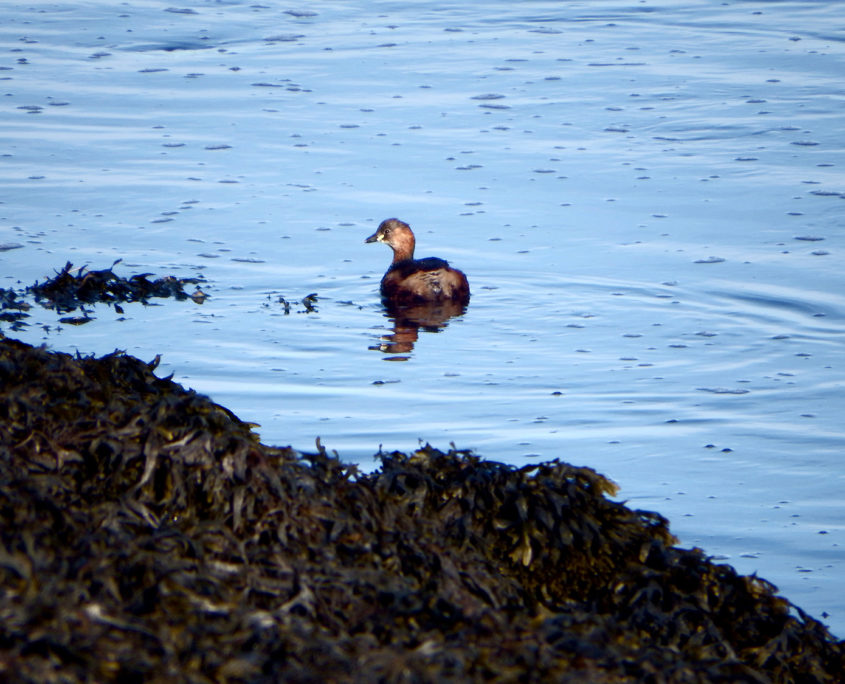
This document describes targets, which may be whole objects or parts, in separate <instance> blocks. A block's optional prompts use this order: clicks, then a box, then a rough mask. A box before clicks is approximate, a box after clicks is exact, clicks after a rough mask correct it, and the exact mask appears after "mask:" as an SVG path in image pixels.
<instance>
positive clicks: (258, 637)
mask: <svg viewBox="0 0 845 684" xmlns="http://www.w3.org/2000/svg"><path fill="white" fill-rule="evenodd" d="M156 363H157V361H154V362H152V363H149V364H147V363H144V362H142V361H139V360H138V359H135V358H133V357H131V356H127V355H125V354H122V353H119V352H115V353H114V354H110V355H108V356H105V357H102V358H99V359H96V358H89V357H82V358H80V357H74V356H71V355H68V354H62V353H55V352H49V351H46V350H45V349H43V348H34V347H31V346H28V345H26V344H23V343H21V342H17V341H15V340H11V339H7V338H0V587H2V592H0V678H4V679H8V680H9V681H39V682H58V681H61V682H76V681H80V682H81V681H103V682H106V681H121V682H122V681H149V680H180V681H195V682H212V681H223V682H247V681H249V682H256V681H259V682H260V681H267V682H270V681H293V682H324V681H361V682H373V681H384V682H414V681H420V682H425V681H499V682H510V681H557V682H583V681H593V682H595V681H598V682H640V681H654V682H711V681H732V682H733V681H743V682H768V681H806V682H811V681H816V682H837V681H841V680H842V675H843V662H844V661H843V657H845V656H844V655H843V654H845V649H844V648H843V642H841V641H837V640H836V639H834V638H833V637H832V636H831V635H830V634H829V633H828V632H827V630H826V629H825V627H824V626H823V625H821V624H820V623H818V622H816V621H815V620H813V619H812V618H810V617H809V616H807V615H805V614H804V613H803V612H802V611H801V610H800V608H798V607H797V606H794V605H792V604H791V603H790V602H789V601H788V600H786V599H785V598H783V597H780V596H778V595H777V593H776V591H775V589H774V587H772V585H770V584H769V583H767V582H765V581H764V580H762V579H759V578H757V577H745V576H740V575H738V574H737V573H736V572H735V571H734V570H733V569H732V568H731V567H729V566H727V565H721V564H716V563H713V562H712V561H711V560H710V559H708V558H707V557H706V556H705V555H704V554H702V553H701V552H700V551H697V550H686V549H680V548H677V547H676V546H674V543H675V540H674V539H673V537H672V535H671V534H670V532H669V529H668V525H667V522H666V521H665V520H664V519H663V518H661V517H660V516H659V515H657V514H654V513H649V512H644V511H636V510H632V509H630V508H628V507H627V506H625V505H624V504H622V503H619V502H616V501H613V500H611V499H610V498H608V496H607V495H609V494H610V495H612V494H613V493H614V492H615V486H614V485H613V484H612V483H611V482H610V481H609V480H607V479H606V478H604V477H602V476H601V475H599V474H597V473H595V472H594V471H592V470H590V469H589V468H576V467H574V466H570V465H567V464H565V463H561V462H558V461H552V462H549V463H544V464H539V465H531V466H526V467H524V468H515V467H511V466H507V465H503V464H499V463H494V462H491V461H485V460H482V459H481V458H479V457H478V456H476V455H474V454H471V453H468V452H464V451H458V450H455V449H452V450H450V451H448V452H442V451H439V450H437V449H434V448H432V447H430V446H426V447H424V448H422V449H420V450H418V451H416V452H415V453H413V454H410V455H407V454H402V453H398V452H397V453H392V454H381V457H382V467H381V469H380V470H379V471H378V472H375V473H372V474H363V473H359V472H357V471H356V469H355V468H354V467H352V466H347V465H344V464H343V463H341V462H340V461H339V460H338V459H337V458H335V457H332V456H331V455H329V454H328V453H327V452H326V450H325V449H323V448H322V446H321V445H320V443H319V441H318V443H317V449H316V450H315V452H314V453H310V454H302V453H299V452H296V451H294V450H293V449H291V448H289V447H284V448H275V447H269V446H266V445H263V444H261V443H260V441H259V439H258V437H257V436H256V434H255V433H254V432H253V430H252V428H251V426H250V425H249V424H247V423H244V422H242V421H241V420H239V419H238V418H237V417H236V416H234V415H233V414H232V413H231V412H230V411H228V410H227V409H225V408H223V407H221V406H219V405H217V404H214V403H213V402H211V401H210V400H208V399H207V398H205V397H203V396H201V395H198V394H196V393H195V392H193V391H190V390H186V389H184V388H182V387H181V386H180V385H178V384H176V383H174V382H172V380H170V379H161V378H158V377H157V376H156V375H155V374H154V370H155V366H156Z"/></svg>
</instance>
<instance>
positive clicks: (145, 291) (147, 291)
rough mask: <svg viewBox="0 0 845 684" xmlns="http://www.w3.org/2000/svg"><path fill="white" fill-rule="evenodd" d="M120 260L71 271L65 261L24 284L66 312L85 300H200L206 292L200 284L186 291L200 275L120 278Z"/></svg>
mask: <svg viewBox="0 0 845 684" xmlns="http://www.w3.org/2000/svg"><path fill="white" fill-rule="evenodd" d="M120 261H122V260H121V259H118V260H117V261H115V262H114V263H113V264H112V265H111V267H110V268H104V269H101V270H98V271H89V270H87V269H86V267H84V266H83V267H82V268H79V269H76V273H73V271H74V267H73V264H72V263H71V262H69V261H68V262H67V263H66V264H65V266H64V268H62V270H61V271H59V272H57V273H56V275H55V276H53V277H52V278H49V279H48V280H46V281H44V282H43V283H39V282H37V281H36V283H35V284H33V285H31V286H29V287H28V288H27V292H29V293H31V294H32V295H34V297H35V299H36V301H38V302H42V301H43V302H44V303H45V305H46V306H47V307H48V308H52V309H55V310H56V311H57V312H59V313H68V312H71V311H75V310H76V309H79V308H82V307H83V306H84V305H85V304H95V303H98V302H104V303H109V304H114V303H117V302H142V303H147V302H148V301H149V300H150V299H151V298H152V297H173V298H174V299H178V300H184V299H188V298H191V299H193V300H194V301H195V302H197V303H200V304H201V303H202V302H203V301H204V300H205V298H206V296H207V295H206V294H205V293H204V292H202V291H201V290H200V289H199V287H197V291H196V292H194V293H193V294H188V293H187V292H185V285H199V283H202V282H205V281H204V280H203V279H202V278H176V277H174V276H165V277H164V278H157V279H155V280H150V279H149V276H150V275H152V274H150V273H139V274H137V275H133V276H130V277H129V278H123V277H122V276H118V275H117V274H116V273H115V272H114V270H113V269H114V267H115V266H116V265H117V264H118V263H120Z"/></svg>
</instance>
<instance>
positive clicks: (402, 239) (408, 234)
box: [364, 218, 416, 263]
mask: <svg viewBox="0 0 845 684" xmlns="http://www.w3.org/2000/svg"><path fill="white" fill-rule="evenodd" d="M364 242H384V243H385V244H387V245H390V247H391V249H393V261H394V263H395V262H397V261H403V260H404V259H413V258H414V246H415V242H416V241H415V240H414V233H413V231H412V230H411V226H409V225H408V224H407V223H405V222H404V221H400V220H399V219H396V218H389V219H385V220H384V221H382V222H381V223H380V224H379V227H378V230H376V232H375V233H373V234H372V235H370V237H368V238H367V239H366V240H364Z"/></svg>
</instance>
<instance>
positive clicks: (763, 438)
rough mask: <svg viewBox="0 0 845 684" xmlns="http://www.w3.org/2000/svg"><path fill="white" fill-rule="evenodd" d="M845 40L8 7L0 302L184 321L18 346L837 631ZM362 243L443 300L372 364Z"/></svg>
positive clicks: (554, 23) (721, 11) (531, 15)
mask: <svg viewBox="0 0 845 684" xmlns="http://www.w3.org/2000/svg"><path fill="white" fill-rule="evenodd" d="M844 41H845V12H843V10H842V8H841V6H840V5H839V4H838V3H829V2H813V1H808V0H802V1H800V2H798V1H796V2H789V1H782V2H725V3H712V2H707V1H705V0H688V1H687V2H682V3H678V2H675V1H672V2H668V1H666V2H663V1H659V2H658V1H645V2H637V3H629V2H620V1H613V0H593V1H591V2H520V3H505V2H498V1H490V0H487V1H481V2H476V3H471V4H468V5H466V4H465V5H461V6H457V5H456V6H443V5H441V4H438V3H426V2H415V3H408V2H401V3H399V2H395V3H394V2H371V3H366V4H364V5H362V4H361V3H353V2H320V3H308V4H303V5H302V6H300V7H296V6H294V7H282V8H280V7H276V6H271V5H269V4H268V5H262V4H255V3H247V2H237V1H232V2H196V1H192V2H187V3H182V4H179V5H171V4H168V3H166V2H157V1H155V0H144V1H142V2H127V3H121V4H119V5H115V4H113V3H107V2H103V1H102V0H92V1H89V2H86V3H34V4H33V3H29V4H26V3H6V4H4V9H3V18H2V20H0V94H2V98H0V188H2V190H0V193H1V194H0V202H1V203H0V246H3V248H4V249H2V250H0V287H20V286H22V285H25V284H30V283H32V282H33V281H34V280H35V279H43V278H45V277H47V276H49V275H51V274H52V273H53V271H54V270H56V269H58V268H60V267H61V266H62V265H64V263H65V262H66V261H72V262H73V263H74V264H76V265H78V266H82V265H88V266H89V267H90V268H106V267H108V266H110V265H111V263H112V262H113V261H114V260H115V259H118V258H122V259H123V262H121V263H120V264H118V265H117V266H116V267H115V268H116V270H117V271H118V273H120V274H122V275H126V276H128V275H131V274H134V273H138V272H151V273H154V274H156V275H166V274H173V275H178V276H194V275H197V274H202V275H203V276H204V277H205V278H206V279H207V281H208V285H207V286H204V287H203V289H204V290H206V291H207V292H208V293H209V294H210V298H209V299H208V300H207V301H206V302H205V303H204V304H203V305H202V306H198V305H196V304H193V303H192V302H190V301H189V302H172V301H162V302H160V305H158V306H149V307H144V306H142V305H127V306H126V307H125V313H124V314H123V315H120V314H118V313H116V312H115V311H114V310H113V309H108V308H106V307H98V308H97V309H96V310H95V311H94V312H93V315H94V316H95V317H96V320H95V321H93V322H91V323H88V324H86V325H83V326H78V327H77V326H69V325H59V324H57V320H58V317H57V316H56V315H55V314H54V313H52V312H48V311H34V312H33V316H32V317H31V319H30V325H29V327H28V328H27V329H26V330H24V331H21V332H18V333H14V336H17V337H20V338H22V339H24V340H26V341H29V342H33V343H41V342H44V343H46V344H48V345H49V346H50V347H51V348H54V349H60V350H79V351H81V352H83V353H97V354H100V353H106V352H110V351H112V350H113V349H115V348H121V349H126V350H127V351H129V352H130V353H133V354H135V355H137V356H139V357H141V358H143V359H152V358H153V357H154V356H155V355H156V354H158V353H161V354H162V366H161V372H162V373H163V374H165V375H166V374H170V373H173V374H174V377H175V379H176V380H178V381H179V382H181V383H183V384H185V385H186V386H190V387H193V388H196V389H197V390H199V391H201V392H204V393H207V394H209V395H210V396H211V397H212V398H213V399H214V400H215V401H218V402H220V403H222V404H224V405H226V406H228V407H230V408H231V409H232V410H234V411H235V412H236V413H237V414H238V415H239V416H240V417H241V418H243V419H244V420H248V421H250V422H255V423H258V424H260V427H259V428H258V430H259V432H260V434H261V436H262V439H263V440H264V441H265V442H267V443H274V444H292V445H293V446H294V447H296V448H300V449H303V450H305V449H309V448H310V447H311V446H312V445H313V441H314V438H315V437H317V436H320V437H321V438H322V441H323V443H324V444H326V445H327V446H328V447H329V448H332V449H336V450H337V451H338V452H339V454H340V455H341V457H342V458H344V459H346V460H349V461H355V462H358V463H361V464H362V465H363V466H364V467H373V466H374V464H375V461H374V459H373V454H374V453H375V452H376V451H378V449H379V446H382V448H384V449H385V450H392V449H402V450H409V449H413V448H415V447H416V445H417V444H418V443H419V442H420V441H429V442H431V443H432V444H434V445H435V446H440V447H446V446H448V444H449V442H454V443H455V444H456V445H457V446H458V447H461V448H473V449H475V450H477V451H478V453H480V454H482V455H484V456H485V457H487V458H490V459H495V460H500V461H506V462H510V463H514V464H523V463H527V462H535V461H537V460H545V459H551V458H561V459H564V460H567V461H570V462H572V463H575V464H579V465H589V466H591V467H593V468H595V469H597V470H599V471H600V472H602V473H604V474H606V475H607V476H609V477H610V478H611V479H613V480H615V481H616V482H618V483H619V485H620V486H621V494H620V496H621V497H623V498H625V499H626V500H627V501H628V502H629V503H630V505H632V506H635V507H639V508H647V509H653V510H657V511H659V512H661V513H662V514H664V515H666V516H667V517H668V518H669V519H670V520H671V523H672V529H673V531H674V532H675V533H676V534H677V535H678V536H679V537H680V540H681V543H682V544H683V545H685V546H692V545H696V546H700V547H702V548H703V549H705V551H707V552H708V553H710V554H712V555H714V556H715V557H717V558H719V559H723V560H724V561H725V562H728V563H730V564H731V565H733V566H734V567H736V568H737V569H738V570H739V571H741V572H744V573H751V572H757V573H758V574H759V575H761V576H762V577H765V578H767V579H769V580H770V581H773V582H774V583H775V584H777V585H778V586H779V587H780V589H781V591H782V593H783V594H784V595H785V596H787V597H788V598H789V599H791V600H792V601H794V602H795V603H797V604H798V605H800V606H801V607H802V608H804V609H805V610H807V611H808V612H810V613H811V614H812V615H814V616H815V617H817V618H820V619H823V621H825V622H826V623H827V624H829V625H830V626H831V628H832V629H833V630H834V632H836V633H837V634H839V635H842V634H845V598H843V597H845V580H843V577H845V563H843V553H842V544H843V541H845V525H843V523H845V504H844V503H843V498H842V496H841V491H842V489H843V485H845V458H844V457H843V454H845V425H844V424H843V420H842V415H843V408H845V406H844V405H845V400H843V388H844V387H845V363H843V358H845V357H843V351H844V350H845V275H843V268H842V265H841V255H842V248H843V236H844V235H845V230H843V228H845V202H843V199H845V174H843V168H845V152H844V151H843V138H842V131H843V130H845V107H843V103H845V88H843V85H842V76H841V75H842V74H843V73H845V63H844V62H845V42H844ZM388 216H398V217H400V218H402V219H404V220H406V221H408V222H409V223H410V224H411V225H412V226H413V227H414V229H415V231H416V233H417V245H418V255H419V256H428V255H436V256H440V257H443V258H446V259H449V260H450V261H451V262H452V263H453V264H454V265H456V266H458V267H459V268H461V269H462V270H464V271H465V272H466V273H467V275H468V276H469V278H470V284H471V287H472V291H473V297H472V302H471V305H470V307H469V310H468V311H467V313H466V314H465V315H464V316H462V317H459V318H454V319H452V320H451V321H449V323H448V325H447V326H446V327H445V328H443V329H441V330H439V331H438V332H436V333H435V332H426V331H420V332H419V335H418V337H417V339H416V340H412V342H413V348H412V349H404V350H402V351H398V352H397V351H396V349H395V347H394V348H393V349H392V350H391V349H389V345H390V340H389V339H388V338H389V337H390V336H391V334H392V333H393V326H392V322H391V321H390V320H389V319H388V318H386V317H385V315H384V312H383V311H382V308H381V305H380V302H379V299H378V293H377V290H378V281H379V279H380V277H381V274H382V273H383V271H384V269H385V268H386V267H387V264H388V261H389V251H388V250H387V249H386V248H385V247H384V246H383V245H365V244H363V240H364V238H365V237H366V236H367V235H369V234H371V233H372V232H373V230H374V229H375V226H377V225H378V223H379V221H381V220H382V219H384V218H387V217H388ZM311 293H317V296H318V300H317V311H316V312H311V313H307V312H306V311H305V307H304V306H302V305H301V304H300V303H299V302H300V300H301V299H302V298H303V297H305V296H306V295H308V294H311ZM280 297H284V299H285V300H286V301H288V302H290V303H291V305H290V307H289V310H288V312H287V313H286V312H285V308H284V305H283V304H282V303H281V302H280V301H279V299H280ZM4 330H5V332H6V333H7V334H11V333H10V332H9V330H8V326H7V327H6V328H4Z"/></svg>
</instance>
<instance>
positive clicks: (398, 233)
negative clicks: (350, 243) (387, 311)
mask: <svg viewBox="0 0 845 684" xmlns="http://www.w3.org/2000/svg"><path fill="white" fill-rule="evenodd" d="M365 242H384V243H385V244H387V245H389V246H390V247H391V249H392V250H393V262H392V263H391V264H390V268H388V269H387V273H385V274H384V277H383V278H382V279H381V296H382V299H384V301H385V303H387V304H388V305H393V306H414V305H419V304H435V303H440V302H455V303H458V304H461V305H464V306H465V305H466V304H468V303H469V283H468V282H467V278H466V276H465V275H464V274H463V273H462V272H461V271H459V270H458V269H456V268H452V267H451V266H449V264H448V262H446V261H444V260H443V259H439V258H437V257H427V258H425V259H414V247H415V244H416V240H415V239H414V233H413V232H412V231H411V227H410V226H409V225H408V224H407V223H405V222H404V221H400V220H399V219H395V218H391V219H386V220H384V221H382V222H381V224H380V225H379V227H378V230H376V232H375V233H373V234H372V235H370V237H368V238H367V239H366V241H365Z"/></svg>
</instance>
